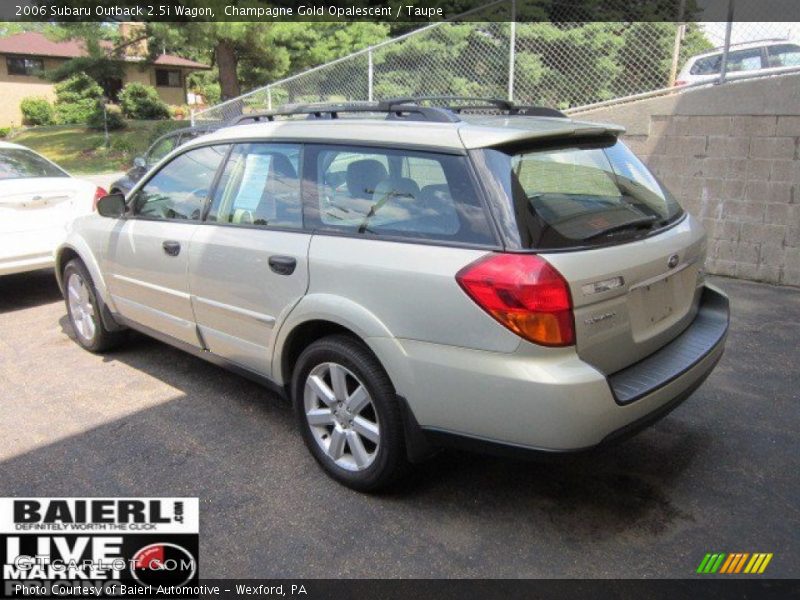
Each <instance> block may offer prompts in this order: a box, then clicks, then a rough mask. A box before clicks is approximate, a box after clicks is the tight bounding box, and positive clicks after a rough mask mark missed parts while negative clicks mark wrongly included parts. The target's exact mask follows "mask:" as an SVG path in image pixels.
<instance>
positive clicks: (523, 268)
mask: <svg viewBox="0 0 800 600" xmlns="http://www.w3.org/2000/svg"><path fill="white" fill-rule="evenodd" d="M456 281H458V283H459V285H460V286H461V287H462V288H464V291H465V292H467V294H468V295H469V297H470V298H472V299H473V300H474V301H475V302H476V303H477V304H478V306H480V307H481V308H482V309H483V310H485V311H486V312H488V313H489V314H490V315H492V316H493V317H494V318H495V319H497V320H498V321H500V323H502V324H503V325H505V326H506V327H508V328H509V329H510V330H511V331H513V332H514V333H516V334H517V335H520V336H522V337H523V338H525V339H526V340H529V341H531V342H535V343H536V344H542V345H544V346H570V345H572V344H574V343H575V325H574V318H573V315H572V298H571V296H570V293H569V286H568V285H567V282H566V281H565V280H564V278H563V277H562V276H561V273H559V272H558V271H556V270H555V268H553V266H552V265H551V264H550V263H548V262H547V261H546V260H544V259H543V258H541V257H539V256H536V255H533V254H490V255H489V256H485V257H483V258H481V259H479V260H477V261H475V262H474V263H472V264H470V265H467V266H466V267H464V268H463V269H461V271H459V273H458V275H456Z"/></svg>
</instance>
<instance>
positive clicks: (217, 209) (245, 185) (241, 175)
mask: <svg viewBox="0 0 800 600" xmlns="http://www.w3.org/2000/svg"><path fill="white" fill-rule="evenodd" d="M299 167H300V146H299V145H296V144H242V145H239V146H236V147H235V148H234V150H233V152H232V153H231V156H230V158H229V159H228V162H227V164H226V165H225V170H224V171H223V174H222V178H221V179H220V182H219V185H217V189H216V192H215V194H214V201H213V203H212V205H211V211H210V212H209V215H208V220H209V221H217V222H220V223H232V224H234V225H267V226H271V227H287V228H300V227H302V226H303V215H302V206H301V204H300V179H299V177H298V172H299Z"/></svg>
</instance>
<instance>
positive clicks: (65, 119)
mask: <svg viewBox="0 0 800 600" xmlns="http://www.w3.org/2000/svg"><path fill="white" fill-rule="evenodd" d="M55 91H56V102H55V112H56V122H57V123H58V124H59V125H64V124H68V123H70V124H71V123H80V124H83V123H86V122H87V120H88V119H89V117H90V116H91V115H92V113H93V112H94V111H96V110H97V105H98V103H99V102H101V101H102V99H103V88H101V87H100V86H99V85H98V84H97V82H96V81H95V80H94V79H92V78H91V77H89V76H88V75H87V74H86V73H78V74H76V75H73V76H72V77H70V78H69V79H66V80H64V81H62V82H61V83H58V84H56V86H55Z"/></svg>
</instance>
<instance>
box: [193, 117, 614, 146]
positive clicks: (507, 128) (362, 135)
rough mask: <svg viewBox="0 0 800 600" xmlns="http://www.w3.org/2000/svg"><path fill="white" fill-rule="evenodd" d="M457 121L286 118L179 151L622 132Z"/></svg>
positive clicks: (570, 123) (237, 128) (563, 122)
mask: <svg viewBox="0 0 800 600" xmlns="http://www.w3.org/2000/svg"><path fill="white" fill-rule="evenodd" d="M459 117H460V118H461V120H460V121H458V122H455V123H440V122H432V121H413V120H409V121H397V120H394V119H391V120H387V119H384V118H377V119H373V118H363V117H354V118H337V119H285V120H275V121H266V122H258V123H250V124H246V125H234V126H231V127H225V128H222V129H219V130H217V131H215V132H213V133H210V134H208V135H204V136H202V137H199V138H196V139H194V140H192V141H190V142H187V143H186V144H184V145H183V146H181V148H188V147H191V146H194V145H203V144H207V143H208V142H213V141H219V142H236V141H243V140H250V141H252V140H259V139H263V140H267V141H268V140H275V141H296V142H318V143H328V144H330V143H337V142H341V143H349V144H352V143H356V144H358V143H362V144H366V145H374V144H380V145H386V146H390V147H391V146H414V147H420V148H423V149H424V148H429V149H441V150H453V151H463V150H464V149H473V148H487V147H493V146H502V145H504V144H511V143H516V142H521V141H525V140H541V139H552V138H560V137H572V136H576V135H587V136H596V135H603V134H605V135H614V136H616V135H619V134H621V133H623V132H624V131H625V129H624V127H620V126H618V125H610V124H605V123H589V122H585V121H574V120H572V119H568V118H567V119H565V118H557V117H530V116H517V115H515V116H507V115H506V116H494V115H459Z"/></svg>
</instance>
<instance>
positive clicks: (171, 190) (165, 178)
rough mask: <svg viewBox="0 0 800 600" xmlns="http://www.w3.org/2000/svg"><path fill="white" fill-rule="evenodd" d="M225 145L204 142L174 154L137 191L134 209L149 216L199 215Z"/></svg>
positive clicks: (179, 217) (191, 218) (183, 216)
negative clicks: (202, 146)
mask: <svg viewBox="0 0 800 600" xmlns="http://www.w3.org/2000/svg"><path fill="white" fill-rule="evenodd" d="M227 149H228V146H206V147H204V148H197V149H195V150H190V151H189V152H186V153H184V154H181V155H179V156H177V157H175V158H174V159H173V160H172V161H170V162H169V163H167V164H166V165H164V166H163V167H162V168H161V169H160V170H159V171H158V173H156V174H155V175H154V176H153V177H151V178H150V180H149V181H148V182H147V183H146V184H145V185H144V186H143V187H142V188H141V189H140V190H139V191H138V192H136V195H135V197H134V199H133V212H134V214H136V215H139V216H142V217H147V218H150V219H179V220H183V219H188V220H193V221H197V220H199V219H200V217H201V215H202V211H203V206H204V204H205V200H206V197H207V196H208V193H209V189H210V187H211V183H212V182H213V180H214V175H215V174H216V171H217V168H218V167H219V165H220V163H221V162H222V159H223V158H224V156H225V153H226V151H227Z"/></svg>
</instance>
